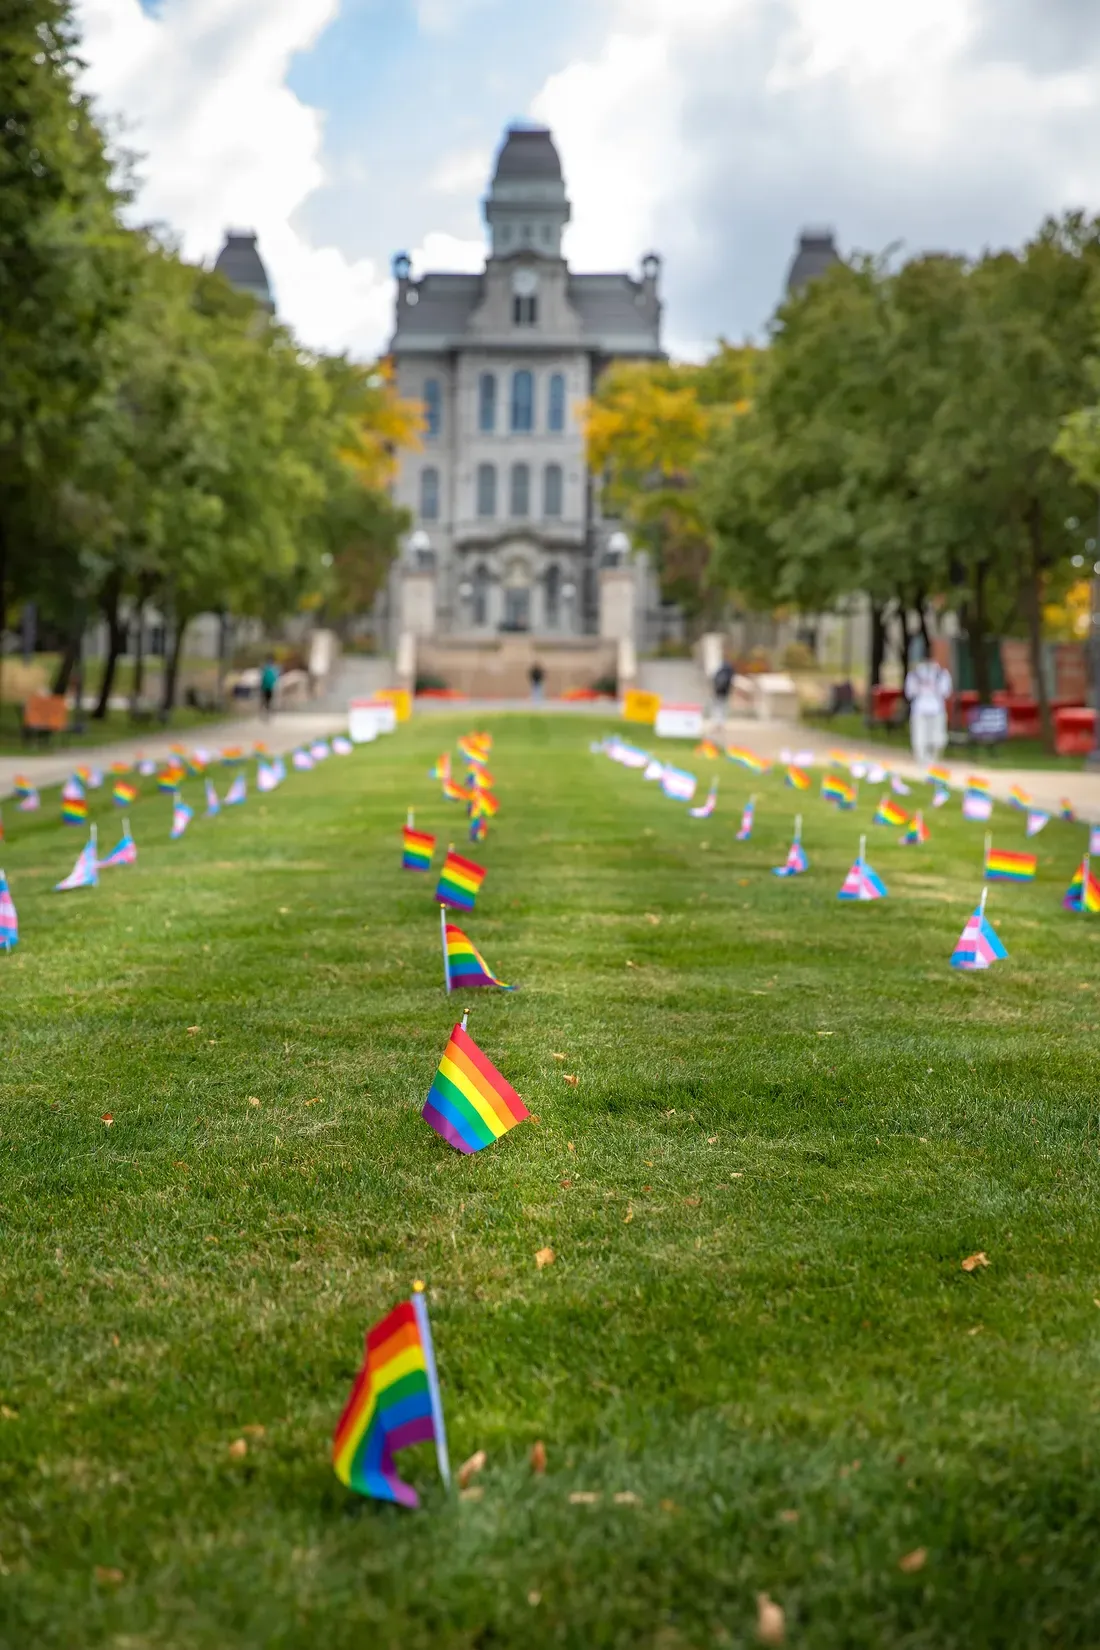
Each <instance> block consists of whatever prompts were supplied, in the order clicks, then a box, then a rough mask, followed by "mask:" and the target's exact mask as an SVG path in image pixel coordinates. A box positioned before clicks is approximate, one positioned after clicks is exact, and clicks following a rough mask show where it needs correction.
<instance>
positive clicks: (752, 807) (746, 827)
mask: <svg viewBox="0 0 1100 1650" xmlns="http://www.w3.org/2000/svg"><path fill="white" fill-rule="evenodd" d="M755 812H756V802H755V799H754V798H753V797H751V796H750V797H749V800H748V801H747V802H746V803H745V807H744V810H743V812H742V814H741V829H740V830H739V831H738V833H737V840H738V842H747V841H748V840H749V838H750V837H751V835H752V821H753V815H754V814H755Z"/></svg>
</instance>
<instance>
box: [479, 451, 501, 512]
mask: <svg viewBox="0 0 1100 1650" xmlns="http://www.w3.org/2000/svg"><path fill="white" fill-rule="evenodd" d="M477 513H478V515H479V516H481V518H482V519H483V520H486V519H488V518H489V517H490V516H495V515H496V513H497V467H496V465H495V464H479V465H478V467H477Z"/></svg>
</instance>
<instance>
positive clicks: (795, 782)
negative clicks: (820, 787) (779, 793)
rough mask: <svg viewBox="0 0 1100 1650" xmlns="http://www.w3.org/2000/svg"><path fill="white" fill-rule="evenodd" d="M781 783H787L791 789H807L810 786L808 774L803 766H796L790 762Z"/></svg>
mask: <svg viewBox="0 0 1100 1650" xmlns="http://www.w3.org/2000/svg"><path fill="white" fill-rule="evenodd" d="M783 783H784V784H785V785H788V786H789V787H790V789H791V790H792V791H808V790H809V788H810V776H809V774H808V773H807V772H806V770H805V768H796V767H795V766H794V764H793V763H792V764H791V766H790V767H789V768H788V769H787V773H786V776H785V778H784V780H783Z"/></svg>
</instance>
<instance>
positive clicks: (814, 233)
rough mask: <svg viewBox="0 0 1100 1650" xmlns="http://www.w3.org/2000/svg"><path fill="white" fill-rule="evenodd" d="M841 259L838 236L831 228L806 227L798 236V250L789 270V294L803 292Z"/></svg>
mask: <svg viewBox="0 0 1100 1650" xmlns="http://www.w3.org/2000/svg"><path fill="white" fill-rule="evenodd" d="M840 261H841V258H840V253H839V252H838V251H837V249H836V237H835V235H834V233H833V231H832V230H831V229H804V230H803V231H802V233H801V235H800V236H799V237H798V251H797V252H796V253H795V255H794V258H793V259H792V260H791V267H790V269H789V270H788V271H787V296H788V297H790V296H791V295H792V294H793V293H796V292H801V290H802V288H803V287H804V286H808V285H809V283H810V282H811V281H815V280H816V279H817V277H818V276H819V275H824V273H825V271H826V270H827V269H830V268H831V267H832V265H833V264H838V263H840Z"/></svg>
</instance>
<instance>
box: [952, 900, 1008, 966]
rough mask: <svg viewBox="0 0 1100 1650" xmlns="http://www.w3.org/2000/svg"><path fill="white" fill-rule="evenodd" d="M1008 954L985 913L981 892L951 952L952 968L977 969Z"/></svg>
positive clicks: (990, 964) (989, 964)
mask: <svg viewBox="0 0 1100 1650" xmlns="http://www.w3.org/2000/svg"><path fill="white" fill-rule="evenodd" d="M1007 956H1008V952H1007V951H1006V950H1005V948H1004V946H1003V945H1002V944H1001V942H1000V940H999V939H998V937H997V934H996V932H995V930H994V928H993V925H992V923H991V922H990V921H989V919H988V917H987V916H986V914H985V893H984V891H983V893H982V900H981V904H980V905H978V906H977V907H976V908H975V909H974V911H973V912H972V913H971V915H970V917H969V918H968V919H967V924H966V927H965V928H964V929H963V931H962V934H961V935H960V937H959V943H958V945H956V947H955V949H954V951H953V952H952V953H951V966H952V968H962V969H967V970H970V969H977V968H989V967H991V966H992V964H993V963H995V962H1001V961H1002V960H1003V959H1004V958H1005V957H1007Z"/></svg>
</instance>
